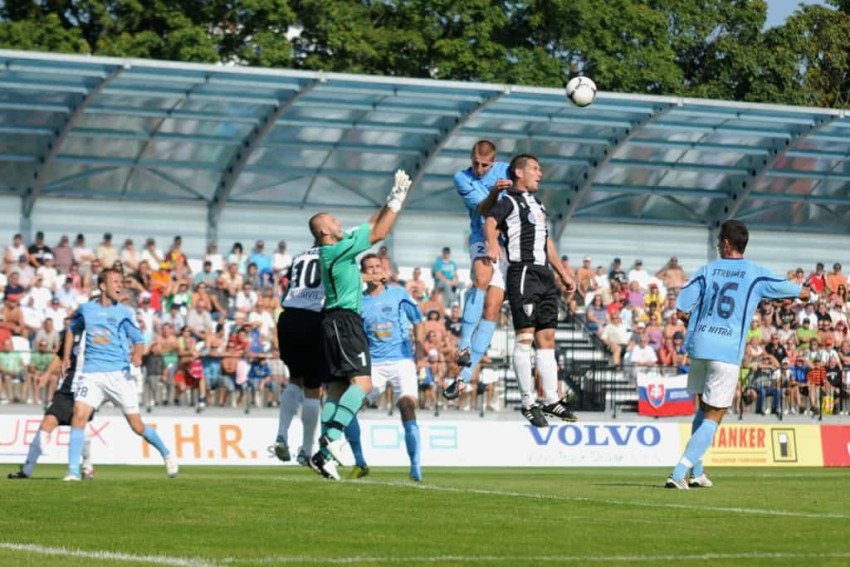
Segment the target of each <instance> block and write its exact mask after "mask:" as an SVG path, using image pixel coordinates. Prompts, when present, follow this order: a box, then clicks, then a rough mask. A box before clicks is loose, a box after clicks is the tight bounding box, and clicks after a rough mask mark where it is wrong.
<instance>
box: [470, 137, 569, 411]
mask: <svg viewBox="0 0 850 567" xmlns="http://www.w3.org/2000/svg"><path fill="white" fill-rule="evenodd" d="M509 175H510V177H511V181H512V182H513V189H510V190H508V191H506V192H505V195H504V197H503V198H502V199H501V200H500V201H499V202H498V203H496V204H495V205H494V206H493V207H492V208H491V209H490V212H489V213H488V214H487V220H486V222H485V225H484V234H485V236H486V238H487V253H488V255H489V256H490V258H491V260H493V261H494V262H495V261H498V260H499V258H500V257H501V255H502V253H503V250H502V247H501V245H500V243H499V234H500V233H501V235H502V236H503V237H504V239H505V250H504V253H505V254H506V255H507V261H508V273H507V288H508V289H507V295H508V301H509V303H510V306H511V316H512V318H513V323H514V329H515V331H516V343H515V345H514V356H513V358H514V371H515V372H516V375H517V380H518V381H519V385H520V392H521V394H522V415H523V416H524V417H525V418H526V419H528V420H529V421H530V422H531V423H532V425H534V426H535V427H546V426H547V425H548V424H547V422H546V418H545V417H544V414H545V415H548V416H551V417H555V418H558V419H562V420H564V421H575V420H576V417H575V416H574V415H573V413H572V412H571V411H570V409H569V406H568V405H567V403H566V399H561V400H559V399H558V363H557V361H556V360H555V328H556V327H557V326H558V298H559V293H558V288H557V286H556V285H555V280H554V278H553V277H552V271H553V270H554V272H555V274H556V275H557V276H558V278H559V279H560V280H561V282H562V283H563V285H564V287H565V288H566V289H567V290H568V291H571V290H572V289H574V286H575V284H574V282H573V280H572V278H570V276H569V275H568V274H567V272H566V271H565V270H564V268H563V266H562V264H561V261H560V256H559V255H558V251H557V249H556V248H555V243H554V242H552V239H551V238H550V237H549V229H548V227H547V223H548V220H549V219H548V217H547V215H546V209H545V208H544V207H543V205H542V204H541V203H540V201H538V200H537V198H536V197H535V196H534V194H535V193H536V192H537V190H538V189H539V187H540V180H541V179H542V177H543V172H542V170H541V169H540V163H539V162H538V161H537V158H536V157H534V156H532V155H528V154H521V155H518V156H516V157H514V158H513V159H512V160H511V165H510V169H509ZM532 341H534V342H535V343H537V361H536V362H537V363H536V367H537V373H538V374H539V375H540V381H541V383H542V386H543V396H544V402H545V403H544V405H543V406H539V405H537V403H536V402H535V396H534V378H533V375H532V370H531V367H532V353H533V350H532V347H531V344H532Z"/></svg>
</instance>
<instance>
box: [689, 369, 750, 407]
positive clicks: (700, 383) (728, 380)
mask: <svg viewBox="0 0 850 567" xmlns="http://www.w3.org/2000/svg"><path fill="white" fill-rule="evenodd" d="M740 375H741V367H740V366H739V365H737V364H730V363H728V362H718V361H716V360H705V359H700V358H694V359H691V366H690V370H689V371H688V391H689V392H691V393H692V394H702V401H703V402H705V403H706V404H708V405H710V406H712V407H715V408H728V407H729V406H731V405H732V402H733V401H734V400H735V390H736V389H737V388H738V377H739V376H740Z"/></svg>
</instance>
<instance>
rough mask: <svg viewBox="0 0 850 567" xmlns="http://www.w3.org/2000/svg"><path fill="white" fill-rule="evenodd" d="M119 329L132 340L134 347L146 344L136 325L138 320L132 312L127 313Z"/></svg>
mask: <svg viewBox="0 0 850 567" xmlns="http://www.w3.org/2000/svg"><path fill="white" fill-rule="evenodd" d="M118 328H119V329H120V330H121V331H122V332H123V333H124V334H125V335H127V338H128V339H130V342H131V343H133V344H134V345H138V344H142V343H144V342H145V339H144V337H143V336H142V331H141V330H140V329H139V326H138V325H137V324H136V318H135V317H134V315H133V312H132V311H130V310H127V313H126V314H125V316H124V319H122V320H121V323H119V325H118Z"/></svg>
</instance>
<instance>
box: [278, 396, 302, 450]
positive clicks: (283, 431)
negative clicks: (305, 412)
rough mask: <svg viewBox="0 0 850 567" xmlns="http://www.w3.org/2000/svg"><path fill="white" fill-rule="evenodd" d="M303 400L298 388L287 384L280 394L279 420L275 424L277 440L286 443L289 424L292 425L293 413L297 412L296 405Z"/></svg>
mask: <svg viewBox="0 0 850 567" xmlns="http://www.w3.org/2000/svg"><path fill="white" fill-rule="evenodd" d="M303 399H304V392H302V391H301V387H300V386H296V385H295V384H287V385H286V388H284V389H283V392H281V393H280V419H279V421H278V423H277V440H278V441H283V442H284V443H286V442H287V439H288V432H289V424H290V423H292V418H293V417H294V416H295V412H296V411H298V405H299V404H300V403H301V400H303Z"/></svg>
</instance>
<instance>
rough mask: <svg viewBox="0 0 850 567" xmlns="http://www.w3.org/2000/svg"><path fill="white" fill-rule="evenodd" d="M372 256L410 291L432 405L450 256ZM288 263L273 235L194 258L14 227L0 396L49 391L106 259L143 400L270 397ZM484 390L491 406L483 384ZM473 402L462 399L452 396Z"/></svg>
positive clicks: (450, 313)
mask: <svg viewBox="0 0 850 567" xmlns="http://www.w3.org/2000/svg"><path fill="white" fill-rule="evenodd" d="M378 255H379V258H381V260H382V262H383V263H384V268H385V272H386V273H387V274H390V279H391V280H392V281H393V282H395V283H398V284H400V285H404V286H405V287H406V288H407V289H408V290H409V292H410V294H411V296H412V297H414V298H415V299H416V301H417V302H418V303H419V305H420V308H421V311H422V313H423V315H424V317H425V319H426V320H425V322H424V323H423V326H422V334H421V337H420V340H419V341H418V342H419V344H418V347H419V348H418V349H417V352H418V356H417V368H418V371H419V376H420V381H421V391H422V396H421V402H422V405H423V407H425V408H435V407H436V406H437V404H438V403H439V402H440V401H441V400H440V397H439V396H438V395H437V392H436V390H437V388H438V387H441V386H443V385H444V384H445V381H446V380H447V378H448V377H449V376H454V375H456V373H457V372H458V369H457V368H456V367H454V365H453V364H452V362H451V361H453V359H454V353H455V352H456V350H457V341H458V337H459V336H460V327H461V319H460V315H461V312H460V305H459V303H458V299H459V294H460V293H461V292H462V287H461V286H460V284H459V279H458V269H457V265H456V264H455V263H454V262H453V261H452V260H451V251H450V250H449V249H448V248H446V249H444V250H443V253H442V255H441V256H440V257H439V258H438V260H437V263H438V264H439V266H438V267H435V269H434V270H433V271H432V272H431V273H430V274H429V275H430V276H431V277H430V278H428V279H427V281H426V280H425V279H423V278H422V277H421V275H422V272H421V270H420V269H419V268H417V269H416V270H414V272H413V274H412V276H411V277H408V278H407V280H406V281H403V280H401V279H400V278H399V273H398V269H397V267H396V265H395V264H394V263H393V262H392V260H391V259H390V258H389V256H388V252H387V249H386V247H381V249H380V250H379V254H378ZM291 263H292V259H291V257H290V255H289V254H288V253H287V250H286V243H285V242H282V241H281V242H279V243H278V245H277V249H276V251H275V252H274V253H271V254H269V253H267V252H266V250H265V243H264V242H263V241H257V242H255V243H254V246H253V248H252V249H251V250H250V251H248V252H246V251H245V249H244V248H243V246H242V244H241V243H239V242H236V243H234V244H233V246H232V247H231V248H230V251H229V252H228V253H227V254H222V253H220V252H219V251H218V247H217V245H216V244H215V243H211V244H210V245H209V246H208V248H207V251H206V254H205V255H204V257H203V258H199V259H196V260H190V259H189V258H188V257H187V256H186V254H185V253H184V252H183V250H182V239H181V237H180V236H176V237H174V239H173V241H172V242H171V245H170V246H169V248H168V249H167V250H162V249H160V248H159V247H158V246H157V242H156V241H155V240H154V239H153V238H148V239H147V240H146V241H145V243H144V246H143V247H142V249H141V250H139V249H137V248H136V246H135V243H134V242H133V241H132V240H131V239H126V240H125V241H124V243H123V245H122V246H121V247H120V248H118V247H116V246H115V245H114V244H113V238H112V234H111V233H106V234H104V235H103V238H102V240H101V241H100V242H99V243H98V244H97V246H95V247H93V248H92V247H90V246H89V245H88V244H87V242H86V238H85V236H84V235H82V234H79V235H77V237H76V239H75V240H74V241H73V244H71V241H70V239H69V238H68V237H67V236H62V237H61V238H60V240H59V242H58V243H57V244H56V245H55V246H53V247H51V246H48V245H47V244H46V242H45V240H44V235H43V234H42V233H41V232H38V233H37V234H36V236H35V240H34V241H33V242H32V243H31V244H30V245H26V244H25V243H24V242H23V238H22V236H21V235H19V234H18V235H15V236H14V238H13V240H12V242H11V244H9V245H8V246H6V247H5V250H4V251H3V258H2V268H3V269H2V271H0V293H2V298H3V308H2V311H0V384H2V388H0V404H7V403H11V402H16V403H34V404H44V403H46V402H47V401H48V399H49V398H50V397H51V396H52V392H53V390H54V389H55V387H56V385H57V378H58V377H57V376H46V378H48V380H47V382H48V386H47V388H46V389H42V388H39V387H37V386H36V382H37V378H38V377H39V376H40V375H41V374H43V373H45V371H46V369H47V367H48V365H49V363H50V360H51V359H52V358H53V356H54V353H57V352H58V351H59V348H60V345H59V332H60V331H61V330H62V329H63V328H67V326H68V325H69V323H70V315H71V314H72V313H73V311H74V310H75V309H76V308H77V306H79V305H80V304H81V303H83V302H85V301H88V300H90V299H91V298H93V297H94V296H96V294H97V289H98V288H97V279H98V275H99V274H100V273H101V271H102V270H104V269H105V268H109V267H111V268H113V269H117V270H119V271H120V272H121V273H123V274H124V290H125V293H124V302H125V304H126V305H127V306H128V307H130V308H131V309H133V310H134V311H135V313H136V316H137V317H136V318H137V323H138V325H139V328H140V329H141V331H142V335H143V337H144V340H145V355H144V358H143V363H142V368H141V369H139V371H138V382H139V387H140V391H141V392H142V394H143V398H142V399H143V402H144V403H145V404H146V405H147V407H148V409H149V410H150V409H151V408H153V407H154V406H156V405H169V404H183V403H188V402H189V400H190V399H193V398H197V402H196V403H197V404H198V409H203V408H205V407H206V406H207V405H217V406H226V405H236V404H237V403H240V402H241V401H242V400H243V399H244V401H245V403H246V407H247V404H248V403H253V404H258V403H265V404H267V405H275V404H276V403H277V396H276V392H277V391H278V390H279V388H280V386H281V385H282V384H283V383H285V380H286V377H287V371H286V368H285V366H284V365H283V363H282V362H281V361H280V360H279V356H278V352H279V351H278V345H277V333H276V321H277V318H278V316H279V314H280V311H281V299H282V297H283V294H284V293H285V291H286V287H287V284H288V280H287V274H288V270H289V267H290V265H291ZM193 265H194V267H195V269H194V270H193V269H192V266H193ZM187 392H189V393H190V394H191V393H193V392H194V393H195V395H194V396H187V395H186V393H187ZM246 392H247V393H248V394H250V396H245V394H246ZM487 393H488V401H489V404H490V405H492V402H493V388H492V385H490V387H489V388H488V389H487ZM476 394H477V390H476ZM260 398H262V399H260ZM470 402H471V400H470V399H464V400H461V403H460V405H459V407H461V408H464V407H467V408H468V407H469V405H470Z"/></svg>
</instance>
